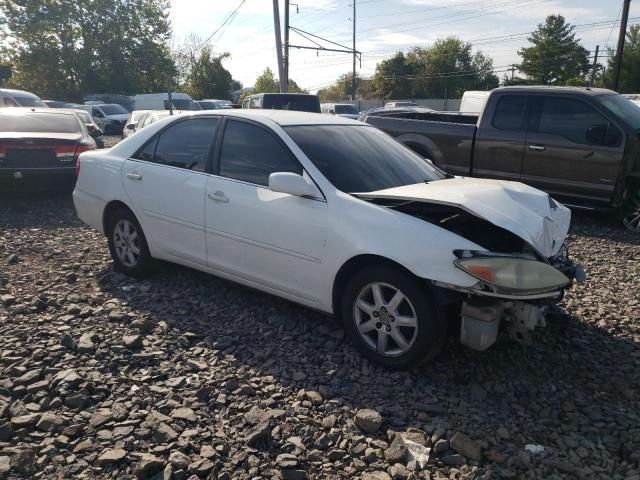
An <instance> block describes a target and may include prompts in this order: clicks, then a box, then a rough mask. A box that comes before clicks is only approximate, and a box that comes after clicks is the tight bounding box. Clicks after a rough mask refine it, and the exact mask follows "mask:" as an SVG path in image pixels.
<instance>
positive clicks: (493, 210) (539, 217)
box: [355, 177, 571, 258]
mask: <svg viewBox="0 0 640 480" xmlns="http://www.w3.org/2000/svg"><path fill="white" fill-rule="evenodd" d="M355 196H357V197H360V198H363V199H373V198H380V199H396V200H407V201H417V202H427V203H436V204H442V205H450V206H455V207H459V208H461V209H463V210H465V211H467V212H469V213H471V214H473V215H475V216H477V217H480V218H483V219H484V220H487V221H488V222H491V223H492V224H494V225H496V226H498V227H502V228H504V229H506V230H509V231H510V232H513V233H514V234H515V235H517V236H518V237H520V238H521V239H522V240H524V241H525V242H527V243H528V244H529V245H531V246H532V247H533V248H535V249H536V250H538V251H539V252H540V253H541V254H542V255H544V256H545V257H547V258H548V257H552V256H554V255H556V254H557V253H558V252H559V251H560V248H561V247H562V245H563V243H564V240H565V237H566V236H567V233H568V231H569V225H570V223H571V211H570V210H569V209H568V208H566V207H564V206H563V205H560V204H559V203H557V202H555V201H554V200H552V199H551V198H550V197H549V195H548V194H546V193H544V192H542V191H540V190H537V189H535V188H532V187H529V186H527V185H524V184H522V183H518V182H508V181H503V180H489V179H479V178H466V177H456V178H451V179H446V180H438V181H435V182H430V183H418V184H414V185H406V186H403V187H396V188H390V189H386V190H379V191H376V192H368V193H357V194H355Z"/></svg>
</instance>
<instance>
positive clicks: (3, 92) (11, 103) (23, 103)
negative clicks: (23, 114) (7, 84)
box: [0, 88, 48, 108]
mask: <svg viewBox="0 0 640 480" xmlns="http://www.w3.org/2000/svg"><path fill="white" fill-rule="evenodd" d="M3 107H44V108H47V107H48V105H47V104H46V103H44V102H43V101H42V100H41V99H40V97H38V96H37V95H34V94H33V93H31V92H25V91H23V90H11V89H9V88H0V108H3Z"/></svg>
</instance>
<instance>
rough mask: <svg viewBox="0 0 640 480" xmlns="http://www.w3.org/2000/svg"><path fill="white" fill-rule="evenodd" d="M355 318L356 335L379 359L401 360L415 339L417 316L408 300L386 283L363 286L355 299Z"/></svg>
mask: <svg viewBox="0 0 640 480" xmlns="http://www.w3.org/2000/svg"><path fill="white" fill-rule="evenodd" d="M353 309H354V312H353V313H354V318H355V321H356V328H357V330H358V333H359V334H360V336H361V337H362V338H363V340H364V341H365V342H366V344H367V345H368V346H369V347H370V348H371V349H372V350H375V351H376V353H377V354H378V355H382V356H385V357H397V356H400V355H402V354H404V353H406V352H407V351H409V349H410V348H411V346H412V345H413V343H414V342H415V340H416V337H417V335H418V316H417V314H416V310H415V308H414V307H413V305H412V303H411V301H410V300H409V298H408V297H407V296H406V295H405V294H404V293H402V291H400V290H399V289H398V288H396V287H394V286H393V285H389V284H388V283H382V282H375V283H370V284H368V285H366V286H365V287H364V288H362V290H360V293H359V294H358V296H357V297H356V301H355V304H354V306H353Z"/></svg>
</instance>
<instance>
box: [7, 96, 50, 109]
mask: <svg viewBox="0 0 640 480" xmlns="http://www.w3.org/2000/svg"><path fill="white" fill-rule="evenodd" d="M13 98H14V100H15V101H16V102H18V103H19V104H20V106H22V107H47V106H48V105H47V104H46V103H44V102H43V101H42V100H39V99H37V98H31V97H16V96H15V95H14V96H13Z"/></svg>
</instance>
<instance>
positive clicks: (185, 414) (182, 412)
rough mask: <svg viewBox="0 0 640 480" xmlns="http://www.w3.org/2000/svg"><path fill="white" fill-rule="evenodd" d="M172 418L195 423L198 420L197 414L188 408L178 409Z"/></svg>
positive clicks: (172, 413)
mask: <svg viewBox="0 0 640 480" xmlns="http://www.w3.org/2000/svg"><path fill="white" fill-rule="evenodd" d="M171 418H173V419H178V420H187V421H189V422H195V421H196V420H198V417H197V416H196V412H194V411H193V410H192V409H191V408H187V407H180V408H176V409H175V410H174V411H173V412H171Z"/></svg>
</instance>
